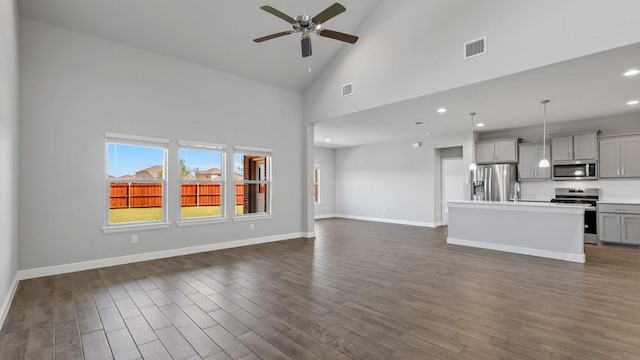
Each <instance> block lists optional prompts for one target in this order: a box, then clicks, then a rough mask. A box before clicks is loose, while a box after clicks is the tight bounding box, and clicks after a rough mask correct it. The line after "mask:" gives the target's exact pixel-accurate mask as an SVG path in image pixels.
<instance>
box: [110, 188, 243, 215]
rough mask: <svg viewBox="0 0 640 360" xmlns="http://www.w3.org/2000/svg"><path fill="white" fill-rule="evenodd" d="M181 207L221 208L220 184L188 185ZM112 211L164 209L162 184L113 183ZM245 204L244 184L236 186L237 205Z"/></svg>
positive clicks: (111, 191)
mask: <svg viewBox="0 0 640 360" xmlns="http://www.w3.org/2000/svg"><path fill="white" fill-rule="evenodd" d="M180 190H181V191H180V194H181V205H182V207H186V206H220V199H221V193H220V184H211V183H187V184H182V185H181V189H180ZM109 200H110V201H109V206H110V208H111V209H127V208H152V207H162V184H149V183H135V182H132V183H126V182H121V183H111V188H110V192H109ZM243 204H244V184H236V205H243Z"/></svg>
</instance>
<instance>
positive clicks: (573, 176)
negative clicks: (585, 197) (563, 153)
mask: <svg viewBox="0 0 640 360" xmlns="http://www.w3.org/2000/svg"><path fill="white" fill-rule="evenodd" d="M552 174H553V177H552V178H553V180H597V179H598V163H597V162H595V161H566V162H565V161H563V162H556V163H554V164H553V173H552Z"/></svg>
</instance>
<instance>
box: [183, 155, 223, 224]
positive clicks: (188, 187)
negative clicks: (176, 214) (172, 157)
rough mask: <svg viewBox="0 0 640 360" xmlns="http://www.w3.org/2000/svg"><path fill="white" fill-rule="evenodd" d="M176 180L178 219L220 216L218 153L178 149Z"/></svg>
mask: <svg viewBox="0 0 640 360" xmlns="http://www.w3.org/2000/svg"><path fill="white" fill-rule="evenodd" d="M180 179H181V180H182V181H181V189H180V192H181V208H180V218H181V219H194V218H204V217H218V216H221V214H222V206H223V204H222V184H221V183H212V182H211V180H216V181H222V180H223V176H222V152H218V151H206V150H193V149H180ZM198 180H203V181H198Z"/></svg>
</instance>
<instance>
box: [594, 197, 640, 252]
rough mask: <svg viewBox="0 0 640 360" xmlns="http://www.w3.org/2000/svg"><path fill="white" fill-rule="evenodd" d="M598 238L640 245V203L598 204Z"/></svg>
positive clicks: (605, 240)
mask: <svg viewBox="0 0 640 360" xmlns="http://www.w3.org/2000/svg"><path fill="white" fill-rule="evenodd" d="M598 239H599V240H600V241H603V242H612V243H622V244H636V245H640V205H628V204H598Z"/></svg>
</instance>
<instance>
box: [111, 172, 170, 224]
mask: <svg viewBox="0 0 640 360" xmlns="http://www.w3.org/2000/svg"><path fill="white" fill-rule="evenodd" d="M162 219H163V216H162V183H148V182H145V183H136V182H112V183H110V189H109V224H124V223H133V222H153V221H162Z"/></svg>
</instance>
